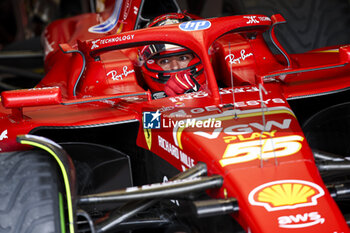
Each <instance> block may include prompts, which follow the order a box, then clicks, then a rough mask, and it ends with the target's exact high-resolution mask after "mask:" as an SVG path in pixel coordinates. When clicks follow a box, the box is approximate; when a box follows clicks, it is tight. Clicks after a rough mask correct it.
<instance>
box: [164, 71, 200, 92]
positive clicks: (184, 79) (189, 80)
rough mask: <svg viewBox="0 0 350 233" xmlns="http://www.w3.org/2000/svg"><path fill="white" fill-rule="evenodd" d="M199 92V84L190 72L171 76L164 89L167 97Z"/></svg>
mask: <svg viewBox="0 0 350 233" xmlns="http://www.w3.org/2000/svg"><path fill="white" fill-rule="evenodd" d="M198 90H199V84H198V83H197V82H196V81H195V80H194V78H193V77H192V74H191V73H190V72H189V71H180V72H178V73H176V74H173V75H171V77H170V78H169V80H168V81H167V83H166V84H165V87H164V92H165V94H166V95H167V96H177V95H181V94H184V93H188V92H192V91H198Z"/></svg>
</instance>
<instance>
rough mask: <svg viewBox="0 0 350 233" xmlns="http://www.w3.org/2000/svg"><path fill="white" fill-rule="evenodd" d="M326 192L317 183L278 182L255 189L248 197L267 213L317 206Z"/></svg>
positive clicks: (251, 202) (298, 181) (301, 181)
mask: <svg viewBox="0 0 350 233" xmlns="http://www.w3.org/2000/svg"><path fill="white" fill-rule="evenodd" d="M323 195H324V190H323V189H322V188H321V187H320V186H318V185H317V184H315V183H312V182H309V181H304V180H278V181H273V182H269V183H266V184H263V185H260V186H258V187H256V188H254V189H253V190H252V191H251V192H250V193H249V196H248V199H249V202H250V204H252V205H255V206H263V207H265V208H266V210H267V211H276V210H285V209H296V208H299V207H306V206H314V205H317V199H318V198H319V197H321V196H323Z"/></svg>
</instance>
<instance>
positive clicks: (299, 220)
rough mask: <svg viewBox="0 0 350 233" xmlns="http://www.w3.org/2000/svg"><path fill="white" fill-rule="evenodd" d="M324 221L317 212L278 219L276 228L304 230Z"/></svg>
mask: <svg viewBox="0 0 350 233" xmlns="http://www.w3.org/2000/svg"><path fill="white" fill-rule="evenodd" d="M324 222H325V219H324V218H322V216H321V215H320V214H319V213H318V212H317V211H315V212H310V213H304V214H297V215H287V216H281V217H279V218H278V226H279V227H281V228H294V229H295V228H304V227H310V226H314V225H317V224H323V223H324Z"/></svg>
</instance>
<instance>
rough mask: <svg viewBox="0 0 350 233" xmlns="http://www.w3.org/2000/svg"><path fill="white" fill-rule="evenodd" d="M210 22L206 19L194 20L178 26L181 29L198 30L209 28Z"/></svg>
mask: <svg viewBox="0 0 350 233" xmlns="http://www.w3.org/2000/svg"><path fill="white" fill-rule="evenodd" d="M210 26H211V23H210V22H209V21H207V20H195V21H188V22H184V23H182V24H180V25H179V28H180V29H181V30H183V31H198V30H204V29H208V28H210Z"/></svg>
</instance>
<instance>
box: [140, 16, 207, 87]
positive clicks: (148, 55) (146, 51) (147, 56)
mask: <svg viewBox="0 0 350 233" xmlns="http://www.w3.org/2000/svg"><path fill="white" fill-rule="evenodd" d="M189 20H192V19H191V18H190V17H189V16H188V15H186V14H183V13H171V14H166V15H162V16H159V17H157V18H155V19H154V20H153V21H151V22H150V23H149V24H148V25H147V26H148V27H154V26H163V25H169V24H174V23H181V22H185V21H189ZM186 54H191V57H192V59H191V60H190V61H189V63H188V64H187V67H182V68H179V69H175V70H174V69H172V70H164V69H163V68H162V67H161V66H160V65H159V64H158V63H157V61H158V60H159V59H162V58H169V57H173V56H179V57H181V56H182V55H186ZM141 60H142V61H143V64H142V67H141V70H142V73H143V76H144V79H145V82H146V84H147V85H148V87H149V88H150V89H151V91H152V92H158V91H163V90H164V84H165V83H166V82H167V81H168V79H169V78H170V76H171V75H172V74H176V73H178V72H179V71H183V70H187V71H189V72H190V73H191V74H192V75H193V77H194V78H196V79H197V81H198V83H199V84H201V83H204V80H202V79H204V78H203V77H202V75H201V76H199V75H200V74H201V73H202V72H203V66H202V63H201V61H200V59H199V58H198V56H197V55H195V54H194V53H193V52H192V51H191V50H189V49H187V48H184V47H182V46H178V45H175V44H151V45H147V46H145V47H144V48H143V49H142V51H141ZM200 77H201V78H200Z"/></svg>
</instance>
